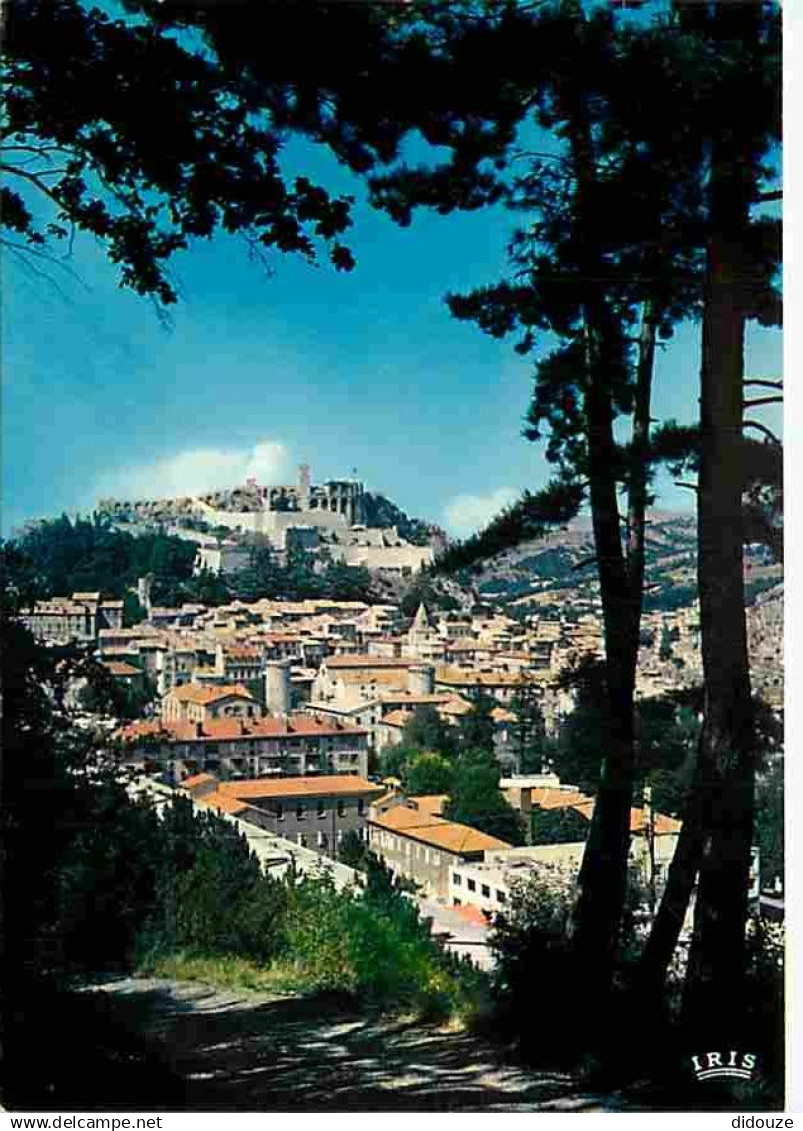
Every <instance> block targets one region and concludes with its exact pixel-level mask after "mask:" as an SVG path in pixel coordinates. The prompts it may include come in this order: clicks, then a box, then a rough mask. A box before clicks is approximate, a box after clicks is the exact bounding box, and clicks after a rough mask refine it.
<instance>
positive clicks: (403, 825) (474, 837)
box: [368, 798, 510, 900]
mask: <svg viewBox="0 0 803 1131" xmlns="http://www.w3.org/2000/svg"><path fill="white" fill-rule="evenodd" d="M413 805H415V798H410V799H408V802H407V803H405V804H399V805H395V806H394V807H393V808H386V807H385V806H383V805H381V804H380V805H377V806H375V807H374V808H373V809H372V810H371V813H370V815H369V817H368V844H369V846H370V848H371V850H372V851H373V852H374V853H376V855H377V856H378V857H379V858H380V859H381V860H383V861H384V862H385V864H386V865H387V866H388V868H390V870H391V871H392V872H393V873H394V874H395V875H399V876H405V877H406V878H407V879H410V880H413V881H414V883H416V884H418V885H419V887H420V888H421V889H422V894H423V895H424V896H431V897H434V898H436V899H442V900H445V899H447V898H448V895H449V878H450V875H451V873H452V870H453V869H454V867H455V866H456V865H458V864H463V863H467V862H469V861H482V860H483V859H484V856H485V853H486V852H490V851H494V850H496V851H498V850H502V849H507V848H510V845H509V844H507V843H506V842H505V841H503V840H498V839H497V838H496V837H493V836H488V835H487V834H486V833H481V832H479V831H478V830H477V829H472V828H470V827H469V826H468V825H460V824H457V823H456V822H454V821H446V820H444V819H443V818H442V817H437V816H434V815H433V812H432V807H431V806H429V805H424V806H423V807H421V808H413ZM383 810H384V811H383Z"/></svg>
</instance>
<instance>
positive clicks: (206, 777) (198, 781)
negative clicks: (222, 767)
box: [181, 774, 217, 792]
mask: <svg viewBox="0 0 803 1131" xmlns="http://www.w3.org/2000/svg"><path fill="white" fill-rule="evenodd" d="M213 782H214V783H215V785H217V778H216V777H215V775H214V774H191V775H190V777H188V778H185V779H184V781H183V782H182V783H181V788H182V789H188V790H190V792H192V790H193V789H197V788H198V786H199V785H210V784H211V783H213Z"/></svg>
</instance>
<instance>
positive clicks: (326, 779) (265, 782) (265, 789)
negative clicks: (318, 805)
mask: <svg viewBox="0 0 803 1131" xmlns="http://www.w3.org/2000/svg"><path fill="white" fill-rule="evenodd" d="M219 789H220V792H221V793H223V794H225V795H226V796H228V797H236V798H237V799H238V800H244V799H245V798H252V797H324V796H329V795H332V794H334V795H336V796H341V797H354V796H360V795H363V794H372V793H373V794H377V795H379V794H381V793H382V792H383V789H384V787H383V786H381V785H374V784H373V783H372V782H369V781H366V780H365V778H360V777H357V775H356V774H320V775H317V776H315V777H299V778H257V779H256V780H253V781H224V782H221V783H220V787H219Z"/></svg>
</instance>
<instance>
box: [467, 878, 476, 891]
mask: <svg viewBox="0 0 803 1131" xmlns="http://www.w3.org/2000/svg"><path fill="white" fill-rule="evenodd" d="M466 887H467V888H468V890H469V891H476V890H477V885H476V884H475V883H474V881H473V880H466Z"/></svg>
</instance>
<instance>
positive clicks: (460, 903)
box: [452, 899, 463, 907]
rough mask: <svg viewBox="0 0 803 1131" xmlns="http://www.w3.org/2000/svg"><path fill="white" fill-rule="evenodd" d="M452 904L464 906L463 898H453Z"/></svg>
mask: <svg viewBox="0 0 803 1131" xmlns="http://www.w3.org/2000/svg"><path fill="white" fill-rule="evenodd" d="M452 906H453V907H462V906H463V901H462V899H453V900H452Z"/></svg>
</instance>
